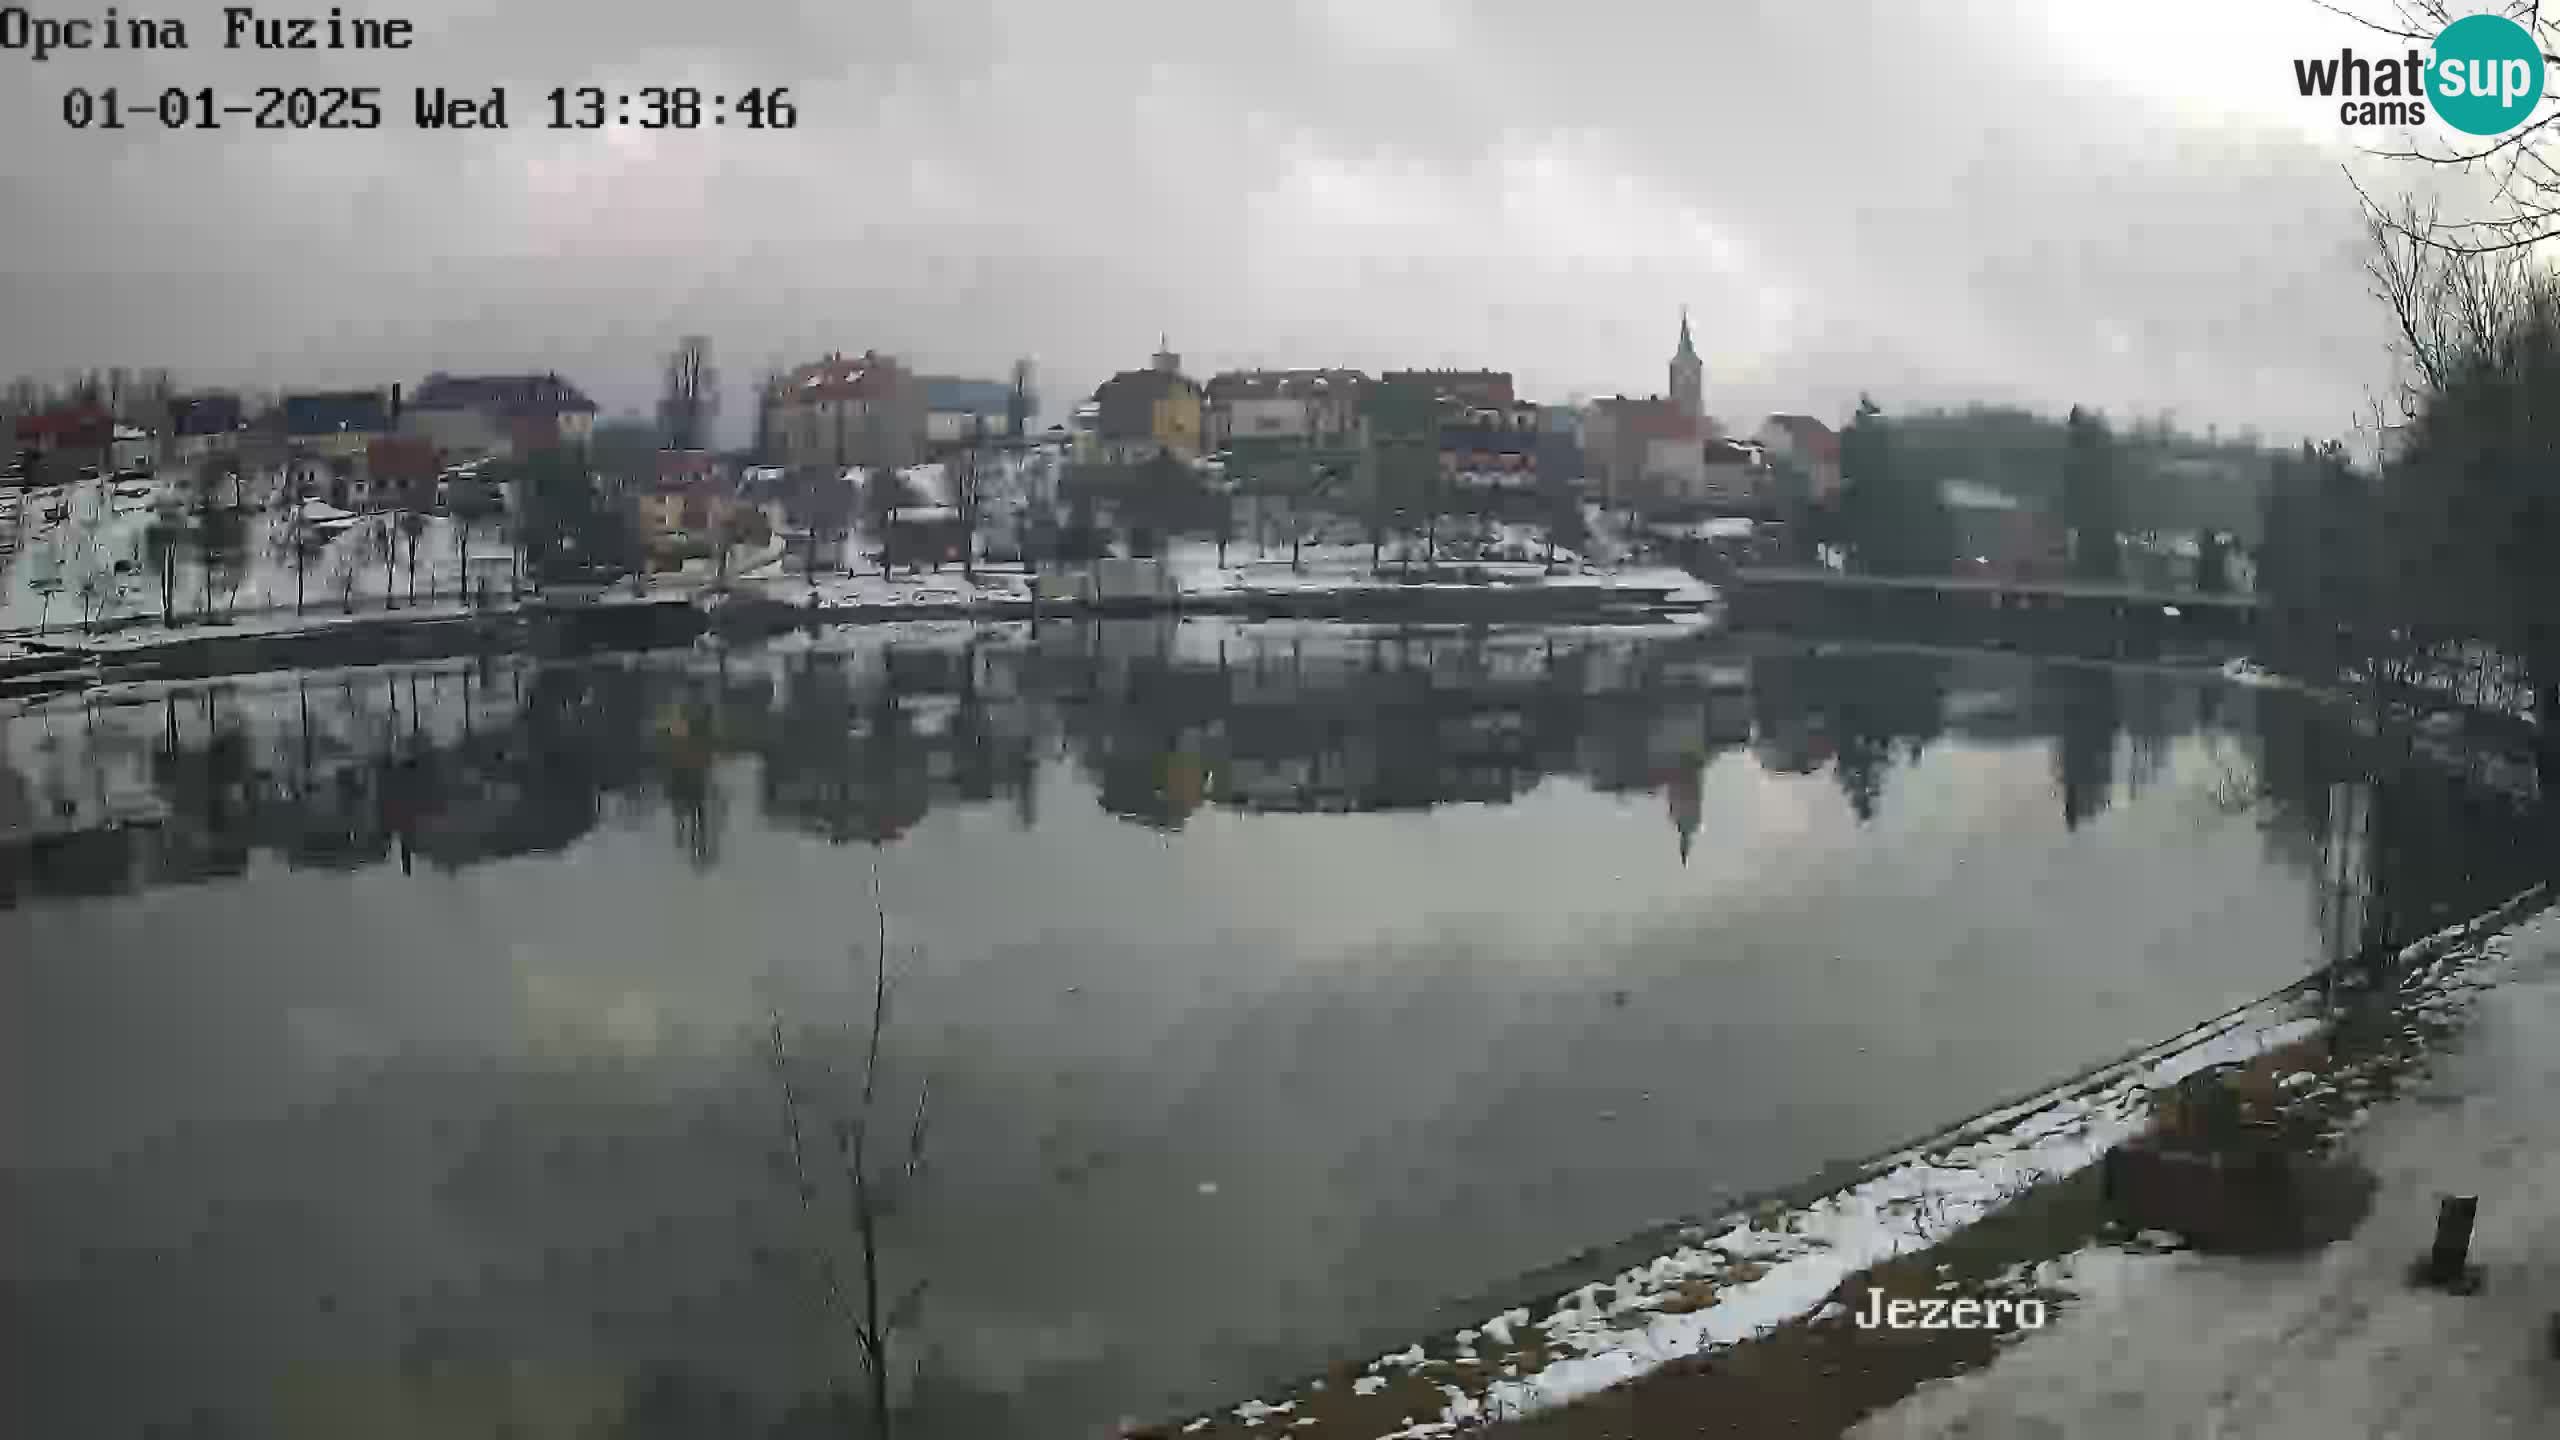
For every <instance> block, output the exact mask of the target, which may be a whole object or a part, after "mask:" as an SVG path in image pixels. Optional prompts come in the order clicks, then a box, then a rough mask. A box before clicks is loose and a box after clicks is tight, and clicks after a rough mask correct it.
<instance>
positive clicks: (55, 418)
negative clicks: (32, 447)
mask: <svg viewBox="0 0 2560 1440" xmlns="http://www.w3.org/2000/svg"><path fill="white" fill-rule="evenodd" d="M114 434H115V420H114V418H113V417H112V416H110V415H108V414H107V412H106V411H104V410H102V409H100V408H99V407H97V406H95V405H66V406H63V407H61V408H59V409H54V410H47V411H43V412H41V413H39V414H35V415H29V416H27V417H25V418H24V419H21V420H20V421H19V422H18V438H19V439H21V440H31V441H32V440H51V441H54V442H55V443H57V444H64V445H104V444H106V443H107V441H108V440H109V439H111V438H113V436H114Z"/></svg>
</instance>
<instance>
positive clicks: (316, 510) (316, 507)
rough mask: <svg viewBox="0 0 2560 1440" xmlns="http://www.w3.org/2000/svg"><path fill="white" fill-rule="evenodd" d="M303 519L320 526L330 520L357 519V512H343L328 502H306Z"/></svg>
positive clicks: (303, 507) (303, 506)
mask: <svg viewBox="0 0 2560 1440" xmlns="http://www.w3.org/2000/svg"><path fill="white" fill-rule="evenodd" d="M302 518H303V519H305V520H308V521H311V522H312V523H314V524H320V523H324V522H326V521H330V520H351V519H353V518H355V512H354V511H352V510H341V509H339V508H338V507H337V506H335V505H332V504H330V503H329V502H328V501H326V500H305V501H303V502H302Z"/></svg>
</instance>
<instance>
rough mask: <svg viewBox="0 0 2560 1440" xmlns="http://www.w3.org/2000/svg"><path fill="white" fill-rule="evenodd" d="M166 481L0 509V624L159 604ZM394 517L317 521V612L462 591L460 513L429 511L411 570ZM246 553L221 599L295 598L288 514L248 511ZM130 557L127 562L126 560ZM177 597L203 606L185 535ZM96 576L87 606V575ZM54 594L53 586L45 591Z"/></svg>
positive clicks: (65, 492)
mask: <svg viewBox="0 0 2560 1440" xmlns="http://www.w3.org/2000/svg"><path fill="white" fill-rule="evenodd" d="M157 494H158V487H157V485H155V484H154V483H153V482H130V481H129V482H126V483H125V484H123V485H121V486H118V485H114V484H111V483H110V482H108V481H104V480H97V481H86V482H82V483H80V484H77V485H73V486H69V487H64V488H59V489H45V490H29V491H24V492H20V494H19V495H18V504H17V507H16V510H17V514H16V517H15V523H14V527H12V526H11V525H10V523H9V522H8V521H7V520H5V519H0V533H6V534H9V535H10V536H11V537H12V538H13V539H14V541H15V548H14V550H12V551H10V552H9V553H5V554H0V632H5V631H31V630H34V629H35V628H36V627H37V625H38V624H39V623H41V624H43V625H44V626H45V627H46V628H47V629H48V630H51V631H53V632H56V633H62V632H74V633H76V632H77V631H78V630H79V629H80V628H81V624H82V620H83V618H84V610H85V613H86V618H88V619H89V620H91V621H93V622H100V623H106V622H113V621H117V620H134V619H140V618H145V617H149V616H155V615H158V614H159V613H160V610H161V598H160V576H159V572H158V570H157V569H156V568H155V567H154V566H153V564H152V563H151V555H150V550H149V543H148V539H147V537H148V534H149V531H150V528H151V523H152V520H153V518H154V513H155V512H154V499H155V497H156V496H157ZM387 523H388V522H387V521H386V520H384V519H379V518H376V517H371V516H359V517H350V518H349V519H347V520H344V521H341V520H337V519H335V517H332V519H331V523H329V524H328V525H324V526H321V527H319V528H320V529H322V530H323V531H324V533H325V532H333V533H328V538H327V540H326V542H325V544H324V545H323V546H322V548H321V549H320V551H319V553H317V554H316V555H314V556H312V557H311V558H310V559H309V560H308V561H306V562H305V564H304V566H303V567H302V576H301V583H302V589H303V609H304V610H305V611H306V612H308V613H309V614H310V615H311V616H312V617H313V618H314V620H315V621H318V620H321V619H324V618H325V615H324V612H325V613H327V614H343V613H344V612H345V611H346V610H347V609H348V608H349V607H350V605H352V607H353V608H354V609H356V610H358V611H366V610H379V609H380V608H381V605H382V600H383V596H384V594H385V592H386V591H387V592H389V593H390V594H391V595H392V596H393V597H395V598H396V599H397V600H398V601H399V602H400V603H401V604H403V605H404V606H405V605H406V604H407V601H408V598H409V596H410V594H411V593H412V586H413V584H414V587H415V593H416V594H417V596H418V597H419V598H420V599H422V600H423V599H425V598H427V597H429V596H432V595H449V596H458V595H459V594H460V593H461V592H462V581H461V576H462V572H463V566H462V562H461V557H460V556H459V555H458V554H457V553H456V542H457V541H458V540H459V539H460V538H462V537H461V536H460V535H459V534H458V533H457V530H456V527H455V525H454V522H453V521H451V520H450V519H447V518H445V517H443V516H428V517H426V521H425V524H424V526H423V528H421V529H420V530H419V532H418V534H417V537H416V541H417V561H416V568H415V572H414V575H413V574H412V570H411V566H410V559H409V552H410V536H409V535H408V534H407V532H405V531H401V532H399V533H398V534H397V535H396V536H395V537H394V539H395V540H396V546H397V553H396V556H395V558H394V559H393V562H392V564H391V566H390V567H389V569H388V571H387V572H386V570H385V567H384V565H383V563H382V560H381V553H380V546H381V545H382V544H383V540H382V539H381V538H380V537H381V533H382V531H383V530H384V528H385V527H386V525H387ZM241 528H242V537H241V539H242V557H241V558H242V564H241V567H240V569H239V571H238V573H237V574H236V576H230V577H217V583H216V584H215V586H214V592H213V607H214V608H215V609H216V610H217V611H219V612H223V613H227V614H232V615H236V616H240V617H243V618H246V617H248V616H250V615H253V614H256V613H259V612H273V611H277V610H282V611H284V612H286V613H287V614H290V613H291V611H292V609H293V605H294V588H295V566H294V564H293V561H292V558H291V557H292V552H291V550H290V549H289V548H288V547H287V546H286V545H284V544H283V543H282V540H283V537H284V526H283V523H282V517H281V516H279V515H277V514H274V513H271V512H266V511H258V512H252V513H250V514H247V515H245V516H243V517H242V527H241ZM470 546H471V552H472V553H473V554H474V555H475V556H487V555H489V554H490V553H491V552H492V551H496V552H498V553H501V554H503V553H504V548H503V545H502V543H501V542H500V540H499V539H498V537H497V535H496V533H495V530H494V528H493V527H488V526H481V527H475V529H474V531H473V534H472V536H471V540H470ZM119 563H121V564H122V565H123V566H124V567H125V568H124V570H123V571H122V572H121V573H119V572H118V570H117V568H116V567H117V566H118V564H119ZM175 568H176V585H175V587H174V589H175V591H176V596H175V605H174V608H175V609H177V610H178V611H179V612H181V613H183V614H194V613H198V612H200V611H201V610H202V609H203V608H204V605H205V600H206V596H205V576H204V573H203V570H202V568H201V567H200V566H199V564H198V562H197V557H196V555H195V554H194V553H193V552H192V551H191V550H189V549H187V548H186V547H184V546H182V547H181V548H180V551H179V556H178V561H177V564H176V567H175ZM93 575H94V576H97V577H99V579H98V581H97V582H96V584H95V586H94V588H93V590H92V595H91V597H90V600H89V603H88V604H87V605H85V606H84V603H83V596H82V593H81V592H82V589H83V581H84V580H85V579H87V578H88V577H90V576H93ZM48 586H50V588H51V591H52V593H51V594H50V596H49V597H48V595H47V594H46V590H47V588H48Z"/></svg>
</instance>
